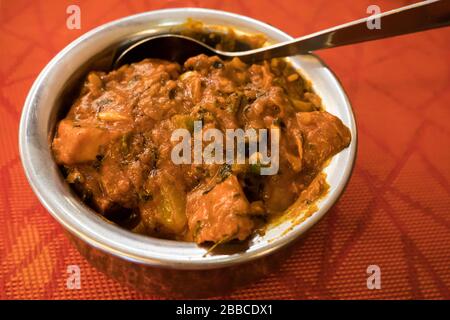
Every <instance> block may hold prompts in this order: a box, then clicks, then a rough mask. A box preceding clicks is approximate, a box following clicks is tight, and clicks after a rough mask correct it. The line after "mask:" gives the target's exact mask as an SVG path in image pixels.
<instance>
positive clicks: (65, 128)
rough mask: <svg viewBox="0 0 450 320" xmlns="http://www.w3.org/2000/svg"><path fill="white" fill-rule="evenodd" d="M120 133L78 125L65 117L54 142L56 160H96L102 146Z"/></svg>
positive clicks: (59, 161) (70, 161)
mask: <svg viewBox="0 0 450 320" xmlns="http://www.w3.org/2000/svg"><path fill="white" fill-rule="evenodd" d="M119 135H120V133H119V132H117V131H114V130H106V129H100V128H96V127H82V126H76V125H74V122H73V121H72V120H68V119H64V120H62V121H61V122H60V123H59V126H58V131H57V135H56V137H55V139H54V140H53V144H52V149H53V152H54V155H55V158H56V162H57V163H58V164H64V165H74V164H78V163H84V162H89V161H94V160H95V157H96V156H97V154H98V152H99V149H100V147H101V146H102V145H106V144H108V143H109V142H111V141H112V140H114V139H115V138H117V137H118V136H119Z"/></svg>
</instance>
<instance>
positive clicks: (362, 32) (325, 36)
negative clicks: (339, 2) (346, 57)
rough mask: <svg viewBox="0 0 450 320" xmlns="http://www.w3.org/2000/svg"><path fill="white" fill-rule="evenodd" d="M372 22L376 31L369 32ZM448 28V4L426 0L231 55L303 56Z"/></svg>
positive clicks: (257, 58)
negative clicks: (323, 50)
mask: <svg viewBox="0 0 450 320" xmlns="http://www.w3.org/2000/svg"><path fill="white" fill-rule="evenodd" d="M375 19H380V20H379V21H380V28H379V29H377V28H373V29H370V28H369V25H374V21H376V20H375ZM448 25H450V1H449V0H427V1H422V2H419V3H415V4H412V5H409V6H405V7H401V8H398V9H394V10H391V11H387V12H384V13H380V14H377V15H372V16H370V17H367V18H362V19H359V20H356V21H352V22H349V23H345V24H342V25H339V26H336V27H333V28H330V29H326V30H323V31H319V32H316V33H313V34H310V35H307V36H304V37H301V38H297V39H294V40H292V41H289V42H283V43H280V44H276V45H273V46H270V47H263V48H260V49H255V50H250V51H245V52H235V53H232V55H233V56H237V57H239V58H240V59H241V60H244V61H245V62H255V61H260V60H265V59H270V58H277V57H287V56H293V55H297V54H305V53H308V52H310V51H314V50H319V49H327V48H333V47H338V46H344V45H348V44H353V43H358V42H363V41H371V40H378V39H383V38H387V37H394V36H398V35H402V34H408V33H413V32H418V31H424V30H428V29H434V28H440V27H445V26H448Z"/></svg>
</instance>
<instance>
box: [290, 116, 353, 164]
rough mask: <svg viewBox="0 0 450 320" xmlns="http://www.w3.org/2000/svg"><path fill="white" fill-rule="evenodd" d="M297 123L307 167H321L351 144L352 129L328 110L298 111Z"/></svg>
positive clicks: (304, 162) (304, 161)
mask: <svg viewBox="0 0 450 320" xmlns="http://www.w3.org/2000/svg"><path fill="white" fill-rule="evenodd" d="M297 123H298V125H299V128H300V132H301V134H302V138H303V164H304V166H305V167H307V168H319V167H321V166H322V165H323V163H324V162H325V161H326V160H327V159H328V158H330V157H331V156H333V155H335V154H336V153H338V152H339V151H341V150H342V149H344V148H346V147H348V145H349V144H350V139H351V136H350V130H349V129H348V128H347V127H346V126H345V125H344V124H343V123H342V121H341V120H340V119H339V118H337V117H335V116H333V115H332V114H329V113H328V112H325V111H313V112H300V113H297Z"/></svg>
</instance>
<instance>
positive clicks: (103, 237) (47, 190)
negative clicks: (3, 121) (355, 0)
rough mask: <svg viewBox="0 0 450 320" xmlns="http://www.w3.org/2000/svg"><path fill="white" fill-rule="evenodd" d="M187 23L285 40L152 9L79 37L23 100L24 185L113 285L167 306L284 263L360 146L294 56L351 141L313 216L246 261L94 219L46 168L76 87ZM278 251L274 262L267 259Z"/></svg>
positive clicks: (225, 21)
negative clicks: (122, 54) (134, 45)
mask: <svg viewBox="0 0 450 320" xmlns="http://www.w3.org/2000/svg"><path fill="white" fill-rule="evenodd" d="M188 18H193V19H196V20H200V21H202V22H204V23H205V24H206V25H208V24H209V25H223V26H231V27H233V28H234V29H236V30H238V31H240V32H245V33H262V34H265V35H266V36H267V38H268V39H269V42H280V41H285V40H289V39H291V37H290V36H289V35H287V34H285V33H283V32H282V31H280V30H278V29H276V28H274V27H272V26H270V25H267V24H265V23H263V22H260V21H257V20H254V19H251V18H248V17H244V16H241V15H237V14H232V13H228V12H223V11H216V10H207V9H194V8H180V9H169V10H158V11H152V12H147V13H142V14H138V15H134V16H130V17H127V18H124V19H120V20H116V21H113V22H111V23H108V24H105V25H102V26H100V27H98V28H96V29H94V30H92V31H90V32H88V33H86V34H85V35H83V36H82V37H80V38H78V39H77V40H75V41H74V42H72V43H71V44H70V45H68V46H67V47H66V48H65V49H63V50H62V51H61V52H60V53H58V54H57V55H56V57H55V58H54V59H53V60H52V61H50V63H49V64H48V65H47V66H46V67H45V68H44V70H43V71H42V72H41V74H40V75H39V77H38V78H37V79H36V81H35V82H34V84H33V86H32V88H31V90H30V92H29V94H28V97H27V99H26V101H25V105H24V108H23V113H22V118H21V122H20V130H19V143H20V154H21V159H22V164H23V167H24V169H25V173H26V175H27V178H28V180H29V183H30V185H31V187H32V188H33V190H34V192H35V193H36V195H37V196H38V198H39V200H40V201H41V203H42V204H43V205H44V206H45V207H46V208H47V210H48V211H49V212H50V213H51V214H52V215H53V217H54V218H55V219H56V220H57V221H58V222H59V223H61V224H62V225H63V227H64V228H65V229H66V230H67V233H68V235H69V237H70V238H71V239H72V241H73V242H74V243H75V245H76V246H77V248H78V249H79V250H80V252H81V253H82V254H83V255H84V256H85V257H86V258H87V259H88V260H89V261H90V262H91V263H92V264H93V265H94V266H96V267H97V268H99V269H100V270H102V271H104V272H106V273H107V274H109V275H111V276H112V277H114V278H116V279H118V280H120V281H122V282H125V283H128V284H130V285H132V286H134V287H136V288H138V289H140V290H145V291H150V292H153V293H156V294H160V295H164V296H170V297H175V296H176V297H179V296H188V297H198V296H208V295H213V294H221V293H224V292H225V290H228V289H230V288H233V287H235V286H236V285H239V284H242V283H244V282H247V281H252V279H254V278H256V277H259V276H261V275H262V274H265V273H267V272H269V271H270V269H271V268H270V267H271V266H273V265H274V261H278V262H279V261H282V258H276V256H277V255H278V256H279V257H283V256H284V254H283V252H284V251H286V250H279V249H281V248H285V247H286V246H287V244H289V243H291V242H293V241H294V240H295V239H297V238H299V236H300V235H302V234H304V233H305V231H306V230H308V229H309V228H311V227H312V226H313V225H314V224H315V223H316V222H317V221H319V219H320V218H321V217H323V215H324V214H325V213H326V212H327V211H328V210H329V209H330V207H331V206H332V205H333V204H334V203H335V202H336V201H337V199H338V198H339V196H340V195H341V193H342V192H343V190H344V187H345V185H346V184H347V181H348V179H349V178H350V175H351V171H352V168H353V163H354V160H355V153H356V145H357V133H356V125H355V120H354V117H353V113H352V109H351V106H350V102H349V100H348V98H347V96H346V94H345V92H344V90H343V89H342V87H341V85H340V84H339V82H338V80H337V79H336V78H335V76H334V75H333V73H332V72H331V71H330V70H329V69H328V68H327V66H326V65H325V64H324V63H323V62H322V61H321V60H319V59H318V58H317V57H316V56H314V55H304V56H297V57H293V58H291V61H292V63H293V64H294V65H295V66H296V67H297V68H298V69H299V70H300V72H301V73H302V74H303V75H304V76H305V77H306V78H307V79H310V80H311V82H312V83H313V87H314V89H315V91H316V92H317V93H318V94H319V95H320V96H321V97H322V100H323V103H324V105H325V108H326V109H327V110H328V111H329V112H331V113H333V114H335V115H336V116H338V117H339V118H340V119H342V121H343V122H344V123H345V124H346V125H347V126H348V127H349V128H350V131H351V133H352V142H351V145H350V147H349V148H347V149H345V150H344V151H342V152H341V153H339V154H338V155H336V156H335V157H334V158H333V159H332V161H331V163H330V165H329V166H328V167H327V168H326V169H325V171H326V173H327V175H328V182H329V184H330V186H331V188H330V191H329V193H328V194H327V195H326V197H324V198H323V199H322V200H321V201H320V202H319V203H318V207H319V210H318V211H317V212H315V213H314V214H313V215H312V216H311V217H309V218H308V219H306V220H305V221H304V222H302V223H300V224H295V223H293V221H286V222H284V223H282V224H279V225H277V226H275V227H273V228H270V229H269V230H268V232H267V233H266V234H265V235H264V236H256V237H255V238H254V239H252V240H251V242H250V245H249V247H248V248H247V249H246V250H245V251H243V252H239V253H232V254H215V255H206V256H205V252H206V250H205V249H204V248H201V247H198V246H197V245H195V244H193V243H186V242H178V241H170V240H162V239H156V238H151V237H146V236H141V235H137V234H132V233H131V232H128V231H127V230H124V229H122V228H120V227H118V226H116V225H114V224H112V223H109V222H107V221H105V220H104V219H102V218H101V217H99V216H98V215H97V214H95V213H94V212H93V211H92V210H91V209H90V208H89V207H87V206H86V205H84V204H83V203H82V202H81V201H80V200H79V199H78V198H77V197H76V195H74V193H73V192H72V191H71V189H70V188H69V186H68V185H67V184H66V183H65V182H64V180H63V177H62V175H61V173H60V171H59V169H58V167H57V166H56V164H55V162H54V160H53V157H52V154H51V150H50V141H51V138H52V136H53V133H54V129H55V123H56V121H57V119H58V118H59V117H60V116H61V114H62V113H63V112H64V111H65V110H67V107H68V106H69V102H70V99H71V97H72V96H71V92H72V94H73V91H74V88H75V87H76V85H77V83H79V81H80V79H81V78H82V77H83V76H84V75H85V74H86V72H87V71H88V70H91V69H102V68H105V67H106V66H108V65H109V63H110V62H111V59H112V57H113V55H114V54H115V51H116V48H117V47H118V46H120V45H121V44H123V43H124V42H126V41H129V40H130V39H133V38H135V37H139V36H142V35H144V34H161V33H167V32H169V31H174V30H177V28H178V29H179V28H180V25H182V24H183V23H184V22H186V20H187V19H188ZM275 251H277V255H270V256H268V255H269V254H272V253H274V252H275ZM286 252H287V251H286Z"/></svg>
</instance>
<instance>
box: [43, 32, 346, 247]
mask: <svg viewBox="0 0 450 320" xmlns="http://www.w3.org/2000/svg"><path fill="white" fill-rule="evenodd" d="M191 35H192V34H191ZM194 36H196V35H195V34H194ZM215 37H216V40H217V37H218V36H217V35H215V34H210V36H209V37H208V39H209V40H211V39H213V40H214V38H215ZM197 38H198V36H197ZM218 39H219V41H216V42H215V43H214V44H215V45H216V47H220V48H222V49H228V50H236V43H237V41H236V39H237V37H236V35H235V34H234V33H233V32H232V30H229V32H228V35H227V36H222V37H221V38H218ZM244 40H245V41H246V42H247V43H249V44H250V45H249V46H250V47H256V46H260V45H261V38H260V37H259V38H258V37H255V38H250V37H247V38H246V39H244ZM195 121H201V124H202V126H203V129H205V128H215V129H218V130H220V131H222V132H225V130H226V129H237V128H242V129H248V128H254V129H271V128H277V129H279V131H278V132H279V169H278V172H277V173H276V174H275V175H261V166H259V165H258V164H256V165H255V164H250V163H249V162H246V163H245V164H237V163H224V164H205V163H201V164H175V163H174V162H173V161H172V159H171V151H172V149H173V148H174V146H175V145H176V144H177V142H176V141H172V140H171V135H172V133H173V131H174V130H176V129H179V128H184V129H187V130H189V131H192V130H193V124H194V122H195ZM350 140H351V136H350V131H349V129H348V128H347V127H346V126H345V125H344V124H343V123H342V122H341V120H340V119H338V118H337V117H335V116H333V115H332V114H330V113H328V112H326V111H325V110H324V109H323V108H322V105H321V100H320V98H319V96H317V95H316V94H315V93H314V92H313V90H312V88H311V85H310V84H309V83H308V81H306V80H305V79H304V78H303V77H302V76H301V75H300V74H299V73H298V72H296V71H295V69H294V68H293V67H292V66H291V65H290V64H289V63H287V62H286V60H284V59H273V60H270V61H264V62H261V63H257V64H252V65H249V64H245V63H243V62H242V61H240V60H239V59H237V58H235V59H233V60H230V61H223V60H221V59H219V58H218V57H216V56H212V57H208V56H205V55H199V56H195V57H191V58H190V59H188V60H187V61H186V62H185V63H184V65H179V64H177V63H174V62H170V61H164V60H156V59H145V60H143V61H140V62H138V63H133V64H130V65H124V66H122V67H120V68H119V69H117V70H113V71H111V72H108V73H105V72H97V71H92V72H90V73H89V74H88V75H87V77H86V79H85V81H84V84H83V86H82V89H81V92H80V94H79V96H78V98H77V99H76V100H75V102H74V103H73V105H72V106H71V108H70V110H69V112H68V114H67V115H66V116H65V118H64V119H62V120H61V121H60V122H59V123H58V125H57V129H56V134H55V137H54V139H53V142H52V150H53V154H54V157H55V159H56V162H57V163H58V165H60V167H61V169H62V172H63V174H64V176H65V178H66V181H67V182H68V183H69V184H70V185H71V186H72V187H73V188H74V190H75V191H76V192H77V194H79V196H80V197H81V199H82V200H83V201H84V202H85V203H87V204H88V205H89V206H91V207H92V208H93V209H94V210H96V211H97V212H98V213H99V214H101V215H102V216H104V217H105V218H106V219H108V220H109V221H111V222H113V223H116V224H118V225H120V226H122V227H125V228H127V229H129V230H131V231H132V232H135V233H139V234H144V235H149V236H152V237H160V238H166V239H175V240H182V241H193V242H196V243H198V244H201V243H216V244H218V243H224V242H228V241H232V240H246V239H248V238H249V237H250V236H251V235H252V234H253V233H254V232H257V231H258V230H264V226H266V225H267V224H268V223H269V222H270V221H273V220H274V219H275V218H276V217H280V216H283V215H284V214H292V213H293V212H294V214H295V212H297V211H299V210H308V208H309V207H311V206H313V204H314V201H316V200H317V199H319V198H320V197H321V196H323V195H324V194H325V193H326V191H327V188H328V186H327V183H326V179H325V178H326V177H325V174H324V173H322V169H323V167H324V166H325V165H326V163H327V161H328V160H329V159H330V158H331V157H332V156H333V155H335V154H336V153H338V152H340V151H341V150H342V149H344V148H346V147H347V146H348V145H349V144H350ZM246 157H248V158H250V157H252V155H251V154H246ZM294 209H295V210H294Z"/></svg>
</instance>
